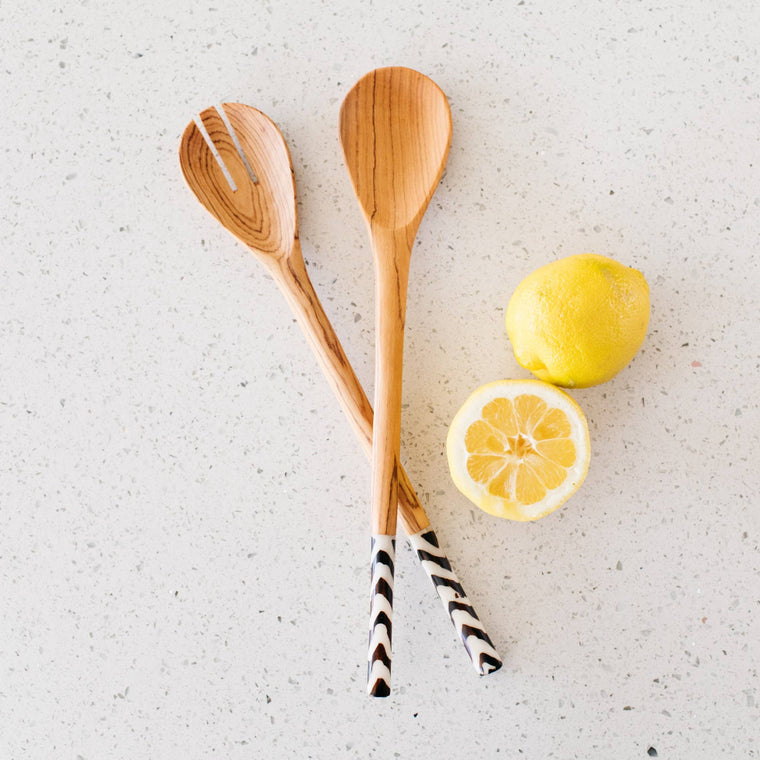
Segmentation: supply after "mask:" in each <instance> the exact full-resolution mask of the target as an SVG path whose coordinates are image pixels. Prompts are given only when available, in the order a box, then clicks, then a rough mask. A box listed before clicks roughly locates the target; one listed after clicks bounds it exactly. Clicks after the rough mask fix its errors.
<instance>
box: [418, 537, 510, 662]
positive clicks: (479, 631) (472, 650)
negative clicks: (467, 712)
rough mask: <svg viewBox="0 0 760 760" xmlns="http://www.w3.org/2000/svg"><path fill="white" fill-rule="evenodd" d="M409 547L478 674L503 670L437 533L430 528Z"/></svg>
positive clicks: (499, 659) (497, 654)
mask: <svg viewBox="0 0 760 760" xmlns="http://www.w3.org/2000/svg"><path fill="white" fill-rule="evenodd" d="M409 543H410V544H411V545H412V548H413V549H414V551H415V552H416V554H417V557H418V558H419V560H420V564H421V565H422V567H423V569H424V570H425V572H426V573H427V574H428V577H429V578H430V580H431V581H432V582H433V585H434V586H435V590H436V591H437V592H438V596H439V598H440V600H441V602H442V603H443V608H444V609H445V610H446V612H448V614H449V618H450V619H451V623H452V624H453V626H454V629H455V630H456V632H457V635H458V636H459V639H460V640H461V642H462V644H464V648H465V651H466V652H467V654H468V655H469V657H470V662H472V665H473V667H474V668H475V671H476V672H477V674H478V675H479V676H485V675H488V674H489V673H493V672H494V671H495V670H498V669H499V668H500V667H501V658H500V657H499V653H498V652H497V651H496V650H495V649H494V646H493V642H492V641H491V638H490V637H489V635H488V634H487V633H486V629H485V628H484V627H483V623H481V622H480V618H479V617H478V615H477V613H476V612H475V608H474V607H473V606H472V602H470V600H469V599H468V598H467V594H465V592H464V589H463V588H462V584H461V583H460V581H459V578H458V577H457V574H456V573H455V572H454V570H453V569H452V568H451V563H450V562H449V560H448V559H447V558H446V555H445V554H444V553H443V551H441V547H440V546H439V544H438V536H436V535H435V531H434V530H433V529H432V528H428V529H427V530H421V531H420V532H419V533H413V534H411V535H410V536H409Z"/></svg>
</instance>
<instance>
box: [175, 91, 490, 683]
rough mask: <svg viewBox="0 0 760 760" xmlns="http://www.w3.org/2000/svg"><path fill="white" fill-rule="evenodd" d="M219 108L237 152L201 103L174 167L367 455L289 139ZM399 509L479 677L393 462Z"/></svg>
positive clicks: (451, 585) (478, 641) (446, 570)
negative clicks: (279, 313) (317, 273)
mask: <svg viewBox="0 0 760 760" xmlns="http://www.w3.org/2000/svg"><path fill="white" fill-rule="evenodd" d="M222 111H223V112H224V114H225V117H226V118H227V122H228V125H229V128H231V129H232V131H233V132H234V133H235V135H236V136H237V139H238V142H239V144H240V148H241V150H240V151H238V148H237V146H236V145H235V140H234V139H233V137H232V134H231V133H230V130H229V129H228V126H227V124H225V122H224V120H223V119H222V115H221V113H220V112H219V111H218V110H217V109H215V108H208V109H206V110H205V111H203V112H202V113H201V114H200V122H201V124H202V125H203V127H204V130H205V131H206V132H207V135H208V137H209V140H208V142H207V140H206V137H205V136H204V135H203V133H202V132H201V130H200V129H199V128H198V126H197V125H196V124H195V123H194V122H190V124H188V126H187V128H186V129H185V132H184V134H183V135H182V141H181V143H180V149H179V158H180V164H181V166H182V173H183V174H184V176H185V179H186V180H187V183H188V185H189V186H190V189H191V190H192V191H193V193H194V194H195V196H196V197H197V198H198V200H199V201H200V202H201V203H202V204H203V206H205V208H206V209H207V210H208V211H209V212H210V213H211V215H212V216H214V217H215V218H216V219H217V220H218V221H219V222H221V223H222V225H224V227H226V228H227V230H229V231H230V232H231V233H232V234H233V235H234V236H235V237H236V238H238V240H240V241H241V242H242V243H244V244H245V245H246V246H248V247H249V249H250V250H251V251H252V253H253V254H254V255H255V256H256V258H257V259H258V260H259V261H260V262H261V263H262V264H263V265H264V266H265V267H266V268H267V270H268V271H269V272H270V273H271V275H272V277H273V279H274V281H275V282H276V283H277V285H278V286H279V288H280V290H281V291H282V293H283V295H284V296H285V298H286V299H287V301H288V303H289V304H290V307H291V309H292V310H293V313H294V315H295V317H296V319H297V321H298V324H299V325H300V327H301V329H302V330H303V332H304V334H305V336H306V338H307V340H308V342H309V345H310V346H311V348H312V350H313V351H314V354H315V355H316V357H317V360H318V361H319V364H320V366H321V368H322V371H323V372H324V374H325V377H326V378H327V379H328V381H329V382H330V385H331V387H332V389H333V391H334V392H335V395H336V396H337V398H338V401H339V402H340V404H341V406H342V408H343V411H344V412H345V414H346V417H348V420H349V422H350V423H351V427H352V428H353V430H354V432H355V433H356V436H357V438H358V439H359V442H360V443H361V445H362V447H363V449H364V451H365V453H366V454H367V456H368V457H369V456H370V454H371V451H372V407H371V406H370V403H369V401H368V400H367V396H366V394H365V393H364V390H363V388H362V386H361V385H360V384H359V380H358V379H357V377H356V374H355V373H354V371H353V369H352V367H351V365H350V364H349V361H348V359H347V357H346V354H345V353H344V351H343V348H342V346H341V344H340V341H339V340H338V336H337V335H336V334H335V331H334V330H333V328H332V325H331V324H330V321H329V320H328V318H327V315H326V314H325V312H324V310H323V308H322V304H321V303H320V302H319V298H318V297H317V294H316V293H315V291H314V288H313V286H312V284H311V280H310V279H309V275H308V273H307V272H306V267H305V265H304V261H303V256H302V255H301V244H300V241H299V237H298V228H297V214H296V197H295V178H294V175H293V167H292V164H291V160H290V154H289V152H288V147H287V144H286V143H285V140H284V138H283V137H282V134H281V133H280V131H279V130H278V129H277V127H276V126H275V124H274V123H273V122H272V121H271V120H270V119H269V118H268V117H267V116H266V115H265V114H263V113H261V111H258V110H256V109H255V108H252V107H251V106H246V105H242V104H240V103H225V104H224V105H223V106H222ZM211 146H213V149H212V147H211ZM228 176H229V180H231V181H232V184H230V181H229V180H228V179H227V177H228ZM233 185H234V187H235V189H234V190H233ZM399 517H400V521H401V526H402V528H403V529H404V531H405V532H406V533H407V534H408V536H409V541H410V543H411V544H412V547H413V548H414V550H415V552H416V553H417V556H418V557H419V559H420V562H421V563H422V567H423V568H424V569H425V571H426V573H427V574H428V576H429V577H430V579H431V580H432V582H433V584H434V587H435V589H436V591H437V593H438V595H439V596H440V598H441V601H442V602H443V606H444V608H445V609H446V611H447V612H448V614H449V617H450V618H451V622H452V623H453V624H454V627H455V629H456V630H457V633H458V634H459V637H460V639H461V641H462V643H463V644H464V646H465V649H466V651H467V653H468V655H469V656H470V659H471V661H472V663H473V665H474V667H475V670H476V671H477V673H478V674H479V675H486V674H488V673H491V672H493V671H495V670H498V669H499V668H500V667H501V660H500V659H499V655H498V653H497V652H496V650H495V649H494V647H493V644H492V643H491V639H490V638H489V636H488V634H487V633H486V631H485V629H484V628H483V624H482V623H481V622H480V619H479V618H478V616H477V614H476V612H475V610H474V609H473V607H472V605H471V604H470V601H469V599H468V598H467V596H466V594H465V591H464V589H463V588H462V586H461V584H460V582H459V579H458V578H457V576H456V574H455V573H454V571H453V570H452V568H451V564H450V562H449V560H448V559H447V558H446V555H445V553H444V552H443V551H442V550H441V549H440V546H439V542H438V539H437V536H436V534H435V531H434V530H433V529H432V528H431V527H430V520H429V519H428V517H427V515H426V514H425V510H424V509H423V508H422V505H421V504H420V502H419V499H418V498H417V495H416V494H415V492H414V489H413V488H412V484H411V482H410V481H409V478H408V476H407V474H406V472H405V471H404V469H403V467H402V468H400V469H399Z"/></svg>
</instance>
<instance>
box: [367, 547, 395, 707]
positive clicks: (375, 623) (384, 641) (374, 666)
mask: <svg viewBox="0 0 760 760" xmlns="http://www.w3.org/2000/svg"><path fill="white" fill-rule="evenodd" d="M395 557H396V539H395V538H393V536H382V535H376V536H372V597H371V601H370V609H369V654H368V658H367V660H368V662H367V693H368V694H369V695H370V696H372V697H387V696H388V695H389V694H390V693H391V639H392V620H393V563H394V561H395Z"/></svg>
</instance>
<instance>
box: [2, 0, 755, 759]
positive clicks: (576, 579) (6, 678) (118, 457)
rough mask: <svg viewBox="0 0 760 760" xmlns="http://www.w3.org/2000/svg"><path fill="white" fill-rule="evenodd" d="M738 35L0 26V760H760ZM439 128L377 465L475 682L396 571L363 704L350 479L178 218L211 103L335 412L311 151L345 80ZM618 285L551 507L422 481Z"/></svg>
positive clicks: (588, 12)
mask: <svg viewBox="0 0 760 760" xmlns="http://www.w3.org/2000/svg"><path fill="white" fill-rule="evenodd" d="M758 8H759V6H758V4H757V3H756V2H755V1H754V0H746V1H744V2H733V1H731V2H727V3H718V2H706V1H696V2H691V1H690V2H686V0H684V1H683V2H672V1H669V0H664V2H656V3H644V2H622V0H621V1H619V2H615V3H612V2H592V1H591V0H588V1H587V2H569V3H560V2H539V1H538V0H520V2H517V1H516V0H515V1H514V2H508V3H502V2H463V1H462V0H456V1H455V2H454V1H452V0H436V2H432V0H431V1H428V2H412V3H408V4H405V5H401V4H398V5H397V4H393V3H390V2H388V3H385V2H380V0H375V2H364V3H359V2H348V1H347V0H343V1H339V2H305V1H304V2H300V3H297V2H287V1H286V0H280V1H279V2H274V1H272V2H251V0H246V1H245V2H244V1H243V0H236V1H235V2H230V1H227V0H213V2H212V0H204V2H194V1H191V2H178V1H177V0H172V1H171V2H165V3H154V2H144V1H141V2H135V3H123V2H115V0H104V1H103V2H94V0H60V2H57V1H54V0H46V2H44V3H39V2H31V1H30V0H20V2H6V3H3V4H2V5H1V6H0V26H1V27H2V29H3V30H4V38H5V42H4V43H3V45H2V51H1V52H0V59H1V60H0V62H1V64H2V65H0V82H1V83H2V91H3V108H2V125H3V141H2V160H1V161H0V187H2V199H3V201H2V209H1V213H0V250H1V251H2V260H1V261H0V583H1V584H2V586H1V587H2V595H3V602H2V617H1V618H0V758H2V759H3V760H6V759H8V760H16V759H19V760H21V759H23V758H44V759H45V760H47V759H49V758H71V760H102V759H103V758H130V759H134V758H160V759H164V758H193V759H194V758H212V757H217V758H229V759H230V760H237V759H238V758H253V759H255V760H258V759H259V758H266V759H267V760H279V759H280V758H314V759H315V760H323V759H325V760H331V759H332V758H361V759H364V758H378V759H380V758H382V759H383V760H385V759H386V758H400V759H401V760H410V759H411V758H414V759H415V760H433V759H437V758H440V759H441V760H448V759H449V758H452V759H453V758H461V757H465V756H466V757H477V758H488V759H490V758H505V760H507V759H511V758H523V757H524V758H531V759H533V760H544V759H545V758H558V759H559V760H567V759H569V758H583V759H584V760H585V759H586V758H599V759H600V760H609V758H615V759H616V760H635V759H636V758H648V757H654V756H657V757H660V758H668V759H671V758H672V759H673V760H683V759H684V758H688V759H689V760H702V759H703V758H704V759H705V760H708V759H709V760H713V759H714V758H718V757H720V758H732V759H733V758H750V757H757V756H758V755H759V754H760V746H759V745H758V736H760V721H759V720H758V715H759V713H758V704H760V694H758V685H759V683H758V675H757V668H758V660H759V659H760V623H759V620H760V554H759V553H758V544H759V542H760V516H759V515H758V509H759V508H760V505H759V504H758V492H759V490H760V476H759V472H760V461H759V460H758V444H759V441H758V430H760V413H759V412H758V401H759V399H760V393H759V390H758V389H759V384H758V363H759V356H760V339H759V337H758V334H759V331H758V307H759V306H760V299H759V298H758V292H759V291H760V288H759V287H758V286H759V285H760V276H759V275H760V264H759V262H760V239H759V237H758V229H759V227H760V225H759V224H758V220H759V217H760V141H759V139H758V135H759V134H760V98H759V92H760V78H758V71H760V55H759V54H758V41H757V35H756V31H757V29H758V27H760V10H759V9H758ZM387 64H402V65H407V66H411V67H413V68H417V69H419V70H421V71H423V72H424V73H426V74H428V75H429V76H431V77H433V79H435V81H436V82H437V83H438V84H439V85H440V86H441V87H442V88H443V90H444V91H445V92H446V93H447V95H448V96H449V99H450V102H451V106H452V113H453V119H454V136H453V144H452V150H451V154H450V158H449V162H448V168H447V172H446V174H445V176H444V179H443V182H442V184H441V186H440V188H439V190H438V192H437V194H436V196H435V198H434V201H433V203H432V204H431V207H430V209H429V211H428V213H427V216H426V217H425V219H424V221H423V224H422V227H421V229H420V232H419V236H418V245H417V247H416V248H415V253H414V256H413V263H412V273H411V282H410V287H409V309H408V315H407V331H406V335H407V350H406V361H405V381H404V388H405V391H404V392H405V408H404V418H403V447H402V448H403V458H404V461H405V463H406V465H407V469H408V471H409V473H410V475H411V477H412V480H413V482H414V484H415V486H416V487H417V488H418V492H419V494H420V496H421V498H422V501H423V504H424V506H425V508H426V509H427V510H428V511H429V514H430V517H431V520H432V521H433V524H434V526H435V527H436V529H437V531H438V534H439V537H440V538H441V540H442V542H443V543H444V545H445V547H446V549H447V551H448V554H449V556H450V558H451V560H452V562H453V564H454V566H455V568H456V569H457V571H458V572H459V575H460V576H461V578H462V581H463V584H464V586H465V588H466V589H467V590H468V592H469V594H470V596H471V598H472V600H473V602H474V603H475V605H476V607H477V609H478V611H479V613H480V615H481V617H482V618H483V620H484V622H485V624H486V626H487V627H488V630H489V632H490V634H491V636H492V638H493V640H494V642H495V644H496V646H497V648H498V649H499V651H500V652H501V654H502V655H503V657H504V661H505V665H504V668H503V669H502V670H501V671H499V672H498V673H495V674H493V675H491V676H487V677H485V678H483V679H478V678H477V677H476V676H475V675H474V674H473V673H472V672H471V668H470V665H469V664H468V662H467V659H466V657H465V656H464V655H463V653H462V651H461V648H460V644H459V643H458V642H457V641H456V639H455V637H454V635H453V631H452V629H451V626H450V623H449V622H448V620H447V619H446V618H445V616H444V614H443V612H442V610H441V608H440V604H439V601H438V599H437V598H436V597H435V595H434V593H433V591H432V588H431V586H430V584H429V581H428V580H427V578H426V577H425V575H424V573H423V572H422V571H421V570H420V568H419V567H418V565H417V563H416V561H415V559H414V558H413V556H412V553H411V552H410V551H409V549H408V548H407V547H406V545H405V544H401V543H400V546H402V548H401V549H400V550H399V556H398V571H397V582H396V594H397V596H396V618H395V622H396V625H395V631H394V633H395V637H394V639H395V640H394V645H395V654H394V687H395V691H394V694H393V696H392V697H391V698H390V699H387V700H382V701H373V700H370V699H368V698H367V697H366V696H365V694H364V678H365V663H364V658H365V655H366V652H365V647H366V635H367V632H366V625H367V603H368V565H367V559H368V514H367V510H368V506H367V501H368V495H369V469H368V466H367V464H366V462H365V460H364V458H363V456H362V455H361V453H360V451H359V449H358V447H357V446H356V445H355V442H354V440H353V437H352V435H351V433H350V430H349V428H348V426H347V424H346V423H345V421H344V419H343V418H342V416H341V413H340V411H339V408H338V406H337V404H336V403H335V402H334V400H333V398H332V396H331V395H330V392H329V390H328V387H327V385H326V383H325V382H324V380H323V378H322V377H321V375H320V374H319V373H318V371H317V365H316V363H315V361H314V360H313V358H312V356H311V353H310V351H309V349H308V347H307V344H306V342H305V340H304V339H303V338H302V336H301V334H300V332H299V331H298V329H297V327H296V325H295V324H294V322H293V319H292V317H291V315H290V313H289V311H288V310H287V308H286V306H285V304H284V302H283V300H282V299H281V297H280V295H279V294H278V292H277V291H276V289H275V286H274V284H273V282H272V281H271V279H269V277H268V276H266V275H265V273H264V270H263V269H262V268H261V267H260V266H259V265H258V264H257V262H256V261H255V260H254V259H253V257H252V256H251V255H249V254H248V253H247V252H246V251H245V250H244V249H243V248H242V246H240V245H239V244H237V243H236V242H235V241H234V239H232V238H231V237H230V236H229V235H228V234H227V233H226V232H225V231H224V230H223V229H221V228H220V227H219V226H218V225H217V223H216V222H215V221H214V220H213V219H212V218H211V217H210V216H209V215H208V214H207V213H206V212H205V211H204V210H203V209H202V208H201V207H200V205H199V204H198V203H197V202H196V200H195V198H194V197H193V196H192V194H191V193H190V191H189V190H188V188H187V187H186V186H185V183H184V181H183V179H182V176H181V174H180V170H179V164H178V159H177V148H178V142H179V137H180V134H181V133H182V130H183V129H184V127H185V125H186V124H187V123H188V121H189V120H190V119H191V118H192V116H193V115H194V114H195V113H197V112H198V111H199V110H200V109H202V108H204V107H206V106H208V105H212V104H214V103H218V102H220V101H223V100H239V101H242V102H245V103H249V104H251V105H255V106H257V107H258V108H260V109H262V110H263V111H265V112H266V113H267V114H269V115H270V116H271V117H272V118H273V119H274V120H275V121H276V122H277V124H278V125H279V126H280V127H281V129H282V131H283V132H284V134H285V136H286V138H287V139H288V141H289V145H290V148H291V151H292V155H293V163H294V166H295V170H296V175H297V181H298V189H299V214H300V229H301V236H302V240H303V246H304V254H305V257H306V259H307V261H308V266H309V271H310V273H311V275H312V278H313V280H314V285H315V287H316V289H317V291H318V292H319V294H320V296H321V297H322V299H323V302H324V305H325V308H326V310H327V312H328V314H329V316H330V318H331V319H332V320H333V322H334V325H335V327H336V330H337V331H338V334H339V335H340V336H341V338H342V340H343V343H344V345H345V348H346V351H347V353H348V355H349V357H350V358H351V360H352V361H353V363H354V366H355V368H356V370H357V373H358V374H359V376H360V378H361V380H362V382H363V383H365V385H366V387H367V389H368V391H369V392H370V395H371V391H372V374H373V366H372V365H373V330H372V323H373V318H372V313H373V295H372V294H373V283H372V267H371V256H370V253H369V250H368V246H367V242H366V236H365V231H364V228H363V222H362V219H361V216H360V213H359V211H358V208H357V205H356V203H355V201H354V198H353V195H352V191H351V187H350V184H349V180H348V176H347V173H346V171H345V169H344V167H343V163H342V159H341V156H340V148H339V144H338V137H337V118H338V109H339V106H340V102H341V100H342V98H343V97H344V95H345V94H346V92H347V91H348V89H349V87H350V86H351V85H352V84H353V83H354V82H355V81H356V80H357V79H358V78H359V77H360V76H361V75H362V74H364V73H365V72H367V71H368V70H370V69H372V68H374V67H376V66H380V65H387ZM583 251H595V252H599V253H606V254H608V255H611V256H613V257H615V258H618V259H619V260H620V261H622V262H624V263H626V264H630V265H632V266H635V267H637V268H639V269H641V270H642V271H643V272H644V274H645V275H646V277H647V279H648V281H649V283H650V286H651V296H652V318H651V323H650V330H649V334H648V336H647V339H646V341H645V344H644V347H643V349H642V351H641V352H640V353H639V355H638V356H637V357H636V359H635V360H634V361H633V363H632V364H631V365H630V366H629V367H628V368H627V369H626V370H625V371H624V372H622V373H621V374H620V375H619V376H618V377H616V378H615V379H614V380H613V381H611V382H609V383H607V384H605V385H603V386H600V387H597V388H592V389H589V390H585V391H582V392H577V393H574V394H573V395H574V397H575V398H576V400H578V401H579V403H580V404H581V405H582V407H583V409H584V410H585V412H586V414H587V416H588V419H589V424H590V428H591V434H592V447H593V458H592V463H591V469H590V471H589V475H588V479H587V480H586V483H585V484H584V486H583V488H582V489H581V490H580V491H579V492H578V494H577V495H576V496H575V497H573V499H571V501H570V502H568V504H567V505H566V506H565V507H564V508H563V509H562V510H561V511H559V512H558V513H556V514H554V515H552V516H550V517H548V518H546V519H544V520H542V521H540V522H537V523H532V524H517V523H510V522H506V521H499V520H497V519H495V518H492V517H489V516H488V515H486V514H484V513H481V512H480V511H479V510H477V509H475V508H473V507H472V506H471V505H470V504H469V503H468V502H467V501H466V500H465V499H464V498H463V497H462V496H460V494H459V493H458V491H457V490H456V489H455V487H454V486H453V484H452V483H451V481H450V479H449V476H448V472H447V467H446V463H445V456H444V439H445V433H446V430H447V426H448V423H449V421H450V420H451V418H452V416H453V414H454V413H455V411H456V410H457V409H458V407H459V405H460V404H461V403H462V401H463V400H464V399H465V398H466V396H467V395H468V394H469V392H470V391H471V390H472V389H474V388H475V387H476V386H478V385H480V384H482V383H484V382H487V381H491V380H495V379H499V378H503V377H525V376H526V374H527V373H525V371H524V370H521V369H520V368H519V367H518V366H517V364H516V362H515V360H514V358H513V356H512V353H511V350H510V348H509V345H508V343H507V340H506V336H505V331H504V327H503V312H504V308H505V306H506V302H507V299H508V297H509V295H510V293H511V292H512V289H513V288H514V287H515V285H516V284H517V283H518V282H519V281H520V280H521V279H522V278H523V277H524V276H525V275H526V274H527V273H528V272H530V271H532V270H533V269H535V268H536V267H538V266H540V265H541V264H544V263H546V262H547V261H550V260H552V259H554V258H556V257H558V256H563V255H568V254H571V253H578V252H583Z"/></svg>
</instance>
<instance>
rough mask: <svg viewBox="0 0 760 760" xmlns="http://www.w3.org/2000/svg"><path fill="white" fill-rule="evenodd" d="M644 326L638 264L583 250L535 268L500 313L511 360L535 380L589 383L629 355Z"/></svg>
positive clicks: (645, 300) (645, 290)
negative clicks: (515, 361) (636, 265)
mask: <svg viewBox="0 0 760 760" xmlns="http://www.w3.org/2000/svg"><path fill="white" fill-rule="evenodd" d="M648 324H649V286H648V285H647V282H646V280H645V279H644V275H643V274H641V272H639V271H638V270H637V269H632V268H631V267H627V266H624V265H623V264H621V263H619V262H617V261H615V260H614V259H611V258H609V257H607V256H601V255H599V254H596V253H582V254H578V255H576V256H567V257H566V258H564V259H559V260H558V261H554V262H552V263H551V264H546V265H545V266H543V267H541V268H540V269H537V270H536V271H535V272H533V273H532V274H530V275H528V276H527V277H526V278H525V279H524V280H523V281H522V282H521V283H520V284H519V285H518V286H517V288H516V290H515V292H514V293H513V294H512V298H510V300H509V304H508V306H507V313H506V325H507V335H508V336H509V340H510V341H511V343H512V349H513V350H514V353H515V358H516V359H517V361H518V362H519V364H520V365H521V366H522V367H525V369H528V370H530V371H531V372H532V373H533V374H534V375H535V376H536V377H538V378H539V379H540V380H544V381H546V382H549V383H553V384H554V385H560V386H562V387H564V388H588V387H590V386H592V385H598V384H599V383H604V382H606V381H607V380H609V379H610V378H612V377H614V376H615V375H616V374H617V373H618V372H620V370H622V369H623V368H624V367H625V366H626V365H627V364H628V363H629V362H630V361H631V359H633V357H634V356H635V354H636V352H637V351H638V350H639V348H640V347H641V344H642V343H643V342H644V337H645V335H646V332H647V326H648Z"/></svg>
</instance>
